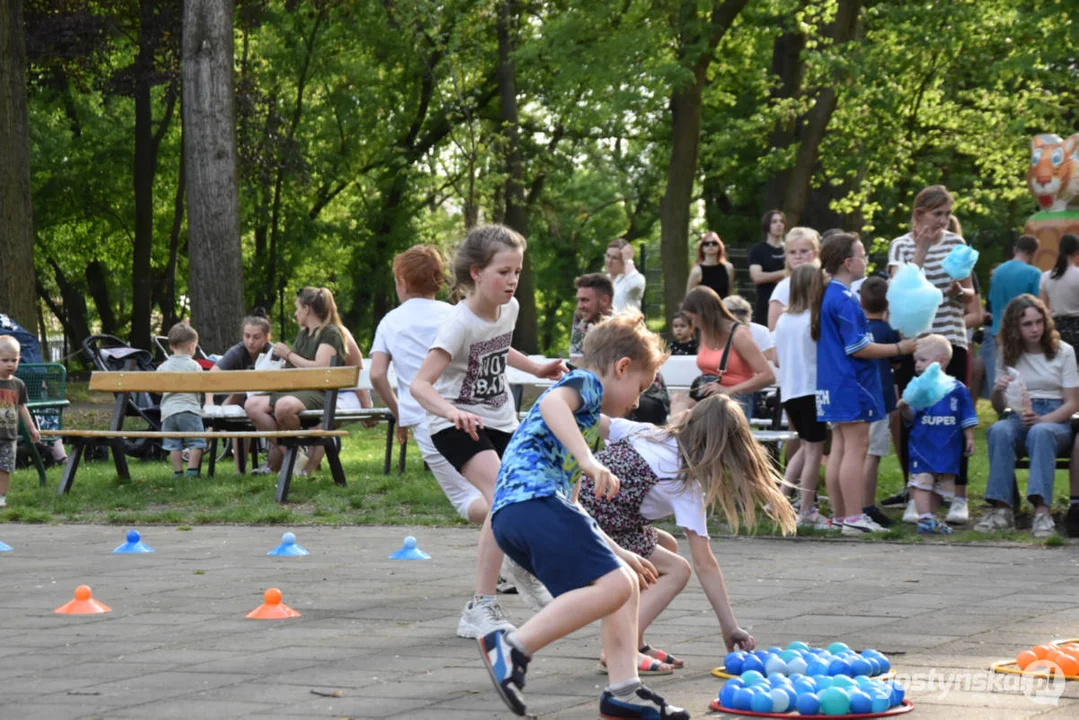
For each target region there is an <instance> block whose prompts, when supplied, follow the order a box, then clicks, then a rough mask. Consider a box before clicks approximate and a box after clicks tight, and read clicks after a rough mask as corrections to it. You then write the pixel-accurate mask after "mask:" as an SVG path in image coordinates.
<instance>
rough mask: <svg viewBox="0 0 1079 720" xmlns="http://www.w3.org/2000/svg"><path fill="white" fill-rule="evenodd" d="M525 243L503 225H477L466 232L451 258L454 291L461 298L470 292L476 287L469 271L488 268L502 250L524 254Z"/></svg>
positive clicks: (519, 235)
mask: <svg viewBox="0 0 1079 720" xmlns="http://www.w3.org/2000/svg"><path fill="white" fill-rule="evenodd" d="M527 248H528V241H526V240H525V239H524V237H523V236H522V235H521V234H520V233H519V232H517V231H516V230H513V229H512V228H508V227H506V226H505V225H480V226H479V227H474V228H472V229H471V230H469V231H468V234H467V235H465V239H464V241H462V242H461V244H460V246H458V248H457V254H456V255H455V256H454V258H453V283H454V290H455V291H457V293H458V294H459V295H460V296H462V297H463V296H464V295H466V294H467V293H468V292H471V291H472V289H473V288H475V286H476V282H475V281H474V280H473V279H472V268H474V267H479V268H480V269H482V268H485V267H487V266H488V265H490V264H491V261H492V260H494V257H495V255H497V254H498V253H499V252H500V251H502V250H520V251H521V253H524V251H525V249H527Z"/></svg>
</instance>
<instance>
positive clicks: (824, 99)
mask: <svg viewBox="0 0 1079 720" xmlns="http://www.w3.org/2000/svg"><path fill="white" fill-rule="evenodd" d="M861 8H862V0H839V9H838V11H837V12H836V18H835V25H834V27H833V31H832V40H833V47H834V48H836V49H838V48H840V46H842V45H844V44H846V43H848V42H850V41H851V40H852V39H853V38H854V33H855V30H856V29H857V27H858V14H859V12H860V11H861ZM839 82H840V78H838V77H836V78H832V82H831V83H829V84H828V85H827V86H826V87H824V88H821V91H820V93H818V95H817V102H816V103H815V104H814V105H813V108H812V109H811V110H810V111H809V113H808V115H807V116H806V124H805V128H804V131H803V132H802V136H801V143H800V144H799V146H798V157H797V159H796V160H795V161H794V168H793V169H792V170H791V172H790V180H789V182H788V183H787V193H786V196H785V197H784V199H783V211H784V212H785V213H786V215H787V225H788V226H789V227H794V226H795V225H797V224H798V221H799V219H800V218H801V216H802V212H803V211H804V210H805V206H806V198H807V197H808V196H809V183H810V181H811V180H812V179H813V172H814V170H815V169H816V167H817V159H818V157H819V154H820V145H821V142H822V141H823V140H824V133H825V132H826V131H827V130H828V122H829V121H830V120H831V119H832V113H833V112H835V106H836V99H837V95H836V85H838V84H839Z"/></svg>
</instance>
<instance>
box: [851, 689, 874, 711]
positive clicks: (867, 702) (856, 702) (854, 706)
mask: <svg viewBox="0 0 1079 720" xmlns="http://www.w3.org/2000/svg"><path fill="white" fill-rule="evenodd" d="M872 710H873V698H871V697H869V695H867V694H866V693H864V692H862V691H861V690H854V691H853V692H851V694H850V712H851V713H853V714H855V715H864V714H865V713H868V712H872Z"/></svg>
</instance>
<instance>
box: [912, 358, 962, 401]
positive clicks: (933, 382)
mask: <svg viewBox="0 0 1079 720" xmlns="http://www.w3.org/2000/svg"><path fill="white" fill-rule="evenodd" d="M953 388H955V378H953V377H950V376H948V375H945V374H944V372H943V371H942V370H941V369H940V363H933V364H932V365H930V366H929V367H927V368H926V369H925V371H924V372H923V373H922V374H921V375H918V376H917V377H915V378H914V379H913V380H911V381H910V382H909V383H908V384H907V388H906V389H905V390H904V391H903V401H904V402H906V403H907V405H910V406H911V407H912V408H914V409H915V410H925V409H926V408H931V407H933V406H934V405H936V404H937V403H938V402H940V401H941V400H943V399H944V396H945V395H947V394H948V393H950V392H951V391H952V389H953Z"/></svg>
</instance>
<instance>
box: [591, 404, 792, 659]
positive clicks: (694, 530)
mask: <svg viewBox="0 0 1079 720" xmlns="http://www.w3.org/2000/svg"><path fill="white" fill-rule="evenodd" d="M604 432H605V433H606V437H607V440H608V444H607V446H606V448H605V449H603V450H601V451H600V452H598V453H597V454H596V460H597V461H598V462H600V463H602V464H603V465H605V466H606V467H607V468H609V469H610V470H611V472H613V473H614V474H615V475H616V476H617V477H618V478H619V480H620V481H621V487H620V490H619V492H618V494H617V495H615V496H614V497H613V498H610V499H604V498H597V497H596V494H595V492H594V488H593V487H592V481H591V480H590V479H588V478H585V477H583V478H582V479H581V488H580V503H581V505H582V506H584V508H585V510H587V511H588V513H589V514H590V515H592V517H593V518H595V520H596V522H597V523H598V524H599V526H600V528H602V530H603V531H604V532H605V533H607V535H609V536H610V537H611V539H613V540H614V541H615V542H616V543H618V545H619V546H621V547H622V548H625V549H626V550H631V551H633V552H635V553H637V554H638V555H641V556H642V557H645V558H648V559H649V560H650V561H651V562H652V564H653V565H654V566H655V568H656V570H657V571H658V573H659V579H658V580H657V581H656V583H655V584H654V585H652V586H651V587H649V589H648V592H644V593H641V602H640V613H639V623H638V634H639V637H638V642H639V645H638V647H639V648H640V652H641V653H642V657H640V658H639V661H640V670H641V671H649V670H651V671H652V672H669V670H667V669H666V668H662V667H657V666H656V663H663V664H666V665H670V666H673V667H682V665H683V663H682V661H681V660H679V659H678V658H676V657H674V656H673V655H671V654H670V653H668V652H665V651H663V650H659V649H656V648H652V647H649V645H648V644H647V643H645V641H644V633H645V630H647V629H648V626H649V625H651V624H652V621H654V620H655V619H656V618H657V617H658V616H659V614H660V613H662V612H663V610H664V609H665V608H666V607H667V606H668V605H670V603H671V601H672V600H674V598H675V597H677V596H678V594H679V593H680V592H682V590H683V589H684V588H685V587H686V583H687V582H689V576H690V563H689V562H687V561H686V560H685V559H684V558H683V557H682V556H680V555H679V554H678V553H677V549H678V548H677V545H676V544H675V546H674V547H667V545H668V544H670V538H669V536H667V537H666V538H664V537H663V535H665V533H664V534H663V535H661V534H660V533H659V532H658V531H657V529H656V528H654V527H652V523H653V522H655V521H657V520H660V519H662V518H666V517H670V516H672V515H673V517H674V522H675V523H677V524H678V526H679V527H681V528H682V529H683V530H684V531H685V533H686V538H687V539H688V541H689V549H690V555H691V556H692V558H693V569H694V570H695V571H696V573H697V579H698V580H699V581H700V583H701V586H702V587H703V588H704V593H705V595H706V596H707V597H708V601H709V602H710V603H711V605H712V609H713V610H714V611H715V614H716V618H717V619H718V620H719V626H720V630H721V632H722V636H723V645H724V647H726V648H727V650H733V649H734V648H736V647H737V648H743V649H747V650H752V649H753V647H754V640H753V637H752V636H751V635H750V634H749V633H748V632H746V631H745V630H743V629H741V628H740V627H739V626H738V623H737V621H736V620H735V618H734V612H733V611H732V610H731V604H730V601H729V600H728V599H727V589H726V585H725V583H724V580H723V572H722V570H720V567H719V563H718V562H717V561H716V557H715V555H714V554H713V553H712V547H711V545H710V544H709V541H708V524H707V518H708V513H709V510H711V509H713V508H717V509H719V510H722V512H723V516H724V517H725V518H726V520H727V524H728V525H729V526H730V528H731V529H732V530H733V531H735V532H737V530H738V528H739V526H740V525H741V524H742V521H743V520H744V523H745V525H746V526H747V527H748V528H749V529H751V530H752V529H753V528H755V527H756V525H757V508H758V507H764V506H768V507H769V508H770V510H769V511H768V514H769V515H770V516H771V517H772V520H773V521H774V522H775V523H776V524H777V525H778V526H779V528H780V530H781V531H782V532H783V533H784V534H788V533H792V532H794V529H795V516H794V511H793V509H792V508H791V506H790V503H788V502H787V500H786V499H785V498H784V497H783V494H782V493H781V492H780V491H779V490H778V489H777V486H778V485H779V483H781V482H782V478H781V477H779V475H778V474H777V473H776V471H775V470H774V469H773V467H772V464H771V461H770V459H769V458H768V454H767V453H766V452H765V451H764V449H763V448H762V447H761V446H760V445H759V444H758V443H757V442H756V441H755V440H754V439H753V433H752V431H751V430H750V427H749V422H748V421H747V420H746V418H745V415H744V414H743V413H742V411H741V410H740V409H739V407H738V404H737V402H735V401H734V399H732V398H730V397H728V396H725V395H714V396H711V397H708V398H705V399H704V400H702V401H701V402H699V403H697V404H696V405H695V406H694V407H693V408H692V409H690V410H686V411H683V412H681V413H679V414H678V415H676V416H674V418H673V419H672V421H671V422H670V423H669V424H668V425H666V426H663V427H656V426H654V425H648V424H646V423H637V422H633V421H630V420H622V419H607V418H605V419H604V421H603V423H602V426H601V434H603V433H604ZM739 514H741V516H742V517H741V518H740V517H739ZM601 662H602V661H601Z"/></svg>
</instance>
